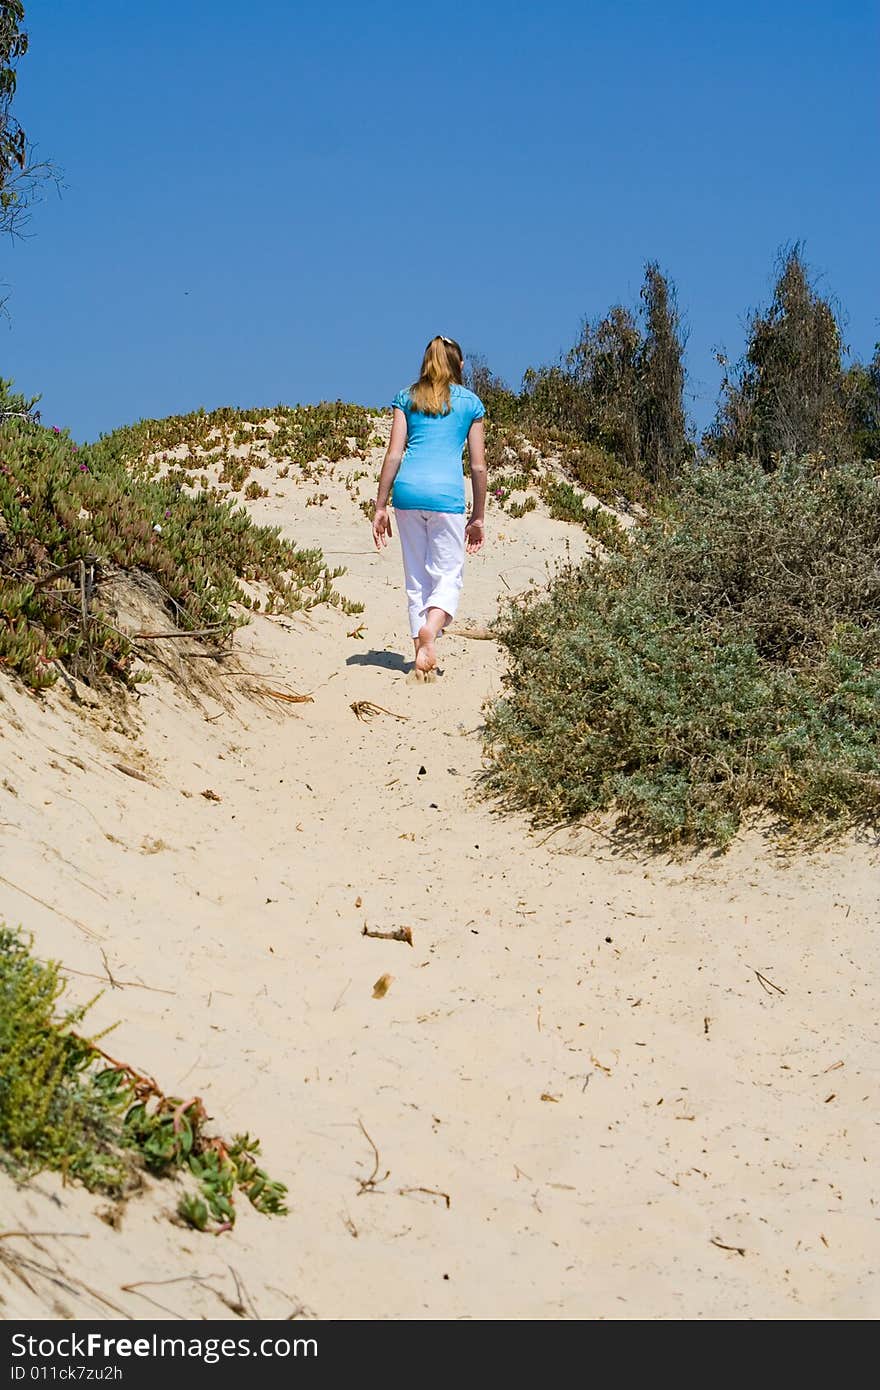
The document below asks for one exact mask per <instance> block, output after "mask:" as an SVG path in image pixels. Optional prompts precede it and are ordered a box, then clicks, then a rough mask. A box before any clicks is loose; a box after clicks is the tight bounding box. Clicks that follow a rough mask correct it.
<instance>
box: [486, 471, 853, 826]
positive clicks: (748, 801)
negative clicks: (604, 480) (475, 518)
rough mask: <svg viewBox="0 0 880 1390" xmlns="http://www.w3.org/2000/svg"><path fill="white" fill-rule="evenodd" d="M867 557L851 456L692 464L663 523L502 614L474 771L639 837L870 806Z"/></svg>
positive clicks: (530, 803) (559, 816)
mask: <svg viewBox="0 0 880 1390" xmlns="http://www.w3.org/2000/svg"><path fill="white" fill-rule="evenodd" d="M878 555H880V488H878V480H877V477H876V475H875V473H874V471H873V470H872V469H871V468H870V467H869V466H866V465H861V464H851V465H840V466H838V467H835V468H833V469H825V468H823V467H821V466H817V464H816V461H815V460H811V459H805V460H802V461H800V462H794V461H787V462H784V463H782V464H781V466H780V468H779V469H778V471H776V472H774V473H772V474H766V473H765V472H764V471H763V469H762V468H761V467H760V465H758V464H754V463H748V462H745V461H739V462H737V463H735V464H733V465H731V466H730V467H728V468H726V469H718V468H715V469H710V468H706V469H700V470H697V471H696V472H695V473H694V474H693V476H692V477H690V478H689V479H688V480H687V482H686V483H685V485H684V487H683V489H682V492H681V495H680V497H679V500H678V507H677V511H676V514H675V515H674V517H673V518H672V519H671V520H669V521H667V522H665V523H663V522H659V521H655V522H654V523H653V524H651V525H650V526H648V527H645V528H640V530H639V532H638V533H637V534H636V535H635V537H634V538H633V539H632V541H631V543H630V544H629V545H628V546H627V547H626V548H625V550H624V551H623V552H622V553H620V554H618V555H615V556H613V557H612V558H611V559H610V560H608V561H606V562H604V563H603V562H600V561H598V560H587V561H586V562H585V563H584V564H583V565H582V566H581V567H580V568H568V569H566V570H565V571H563V572H562V573H561V574H560V575H559V576H558V578H557V579H556V580H555V581H554V583H553V584H552V585H551V586H550V589H549V591H546V592H544V593H539V592H534V593H533V594H532V595H531V597H530V598H529V599H528V600H527V601H526V602H525V603H524V604H512V605H510V606H509V607H508V609H507V610H506V612H505V613H504V614H503V615H502V621H501V627H500V634H501V639H502V641H503V642H504V644H505V645H506V647H507V648H508V651H509V654H510V669H509V671H508V673H507V676H506V678H505V693H504V696H503V698H502V699H501V700H500V701H499V702H498V703H497V704H496V705H495V706H494V707H493V708H492V709H491V710H490V711H489V713H488V718H487V726H486V740H487V745H486V746H487V753H488V766H487V770H486V785H487V788H488V789H489V790H490V791H492V792H494V793H497V794H499V795H501V796H503V797H504V798H505V800H506V801H507V802H508V804H510V805H513V806H516V807H519V808H522V809H526V810H528V811H530V812H531V813H532V814H533V816H534V817H535V819H536V820H538V821H544V822H547V823H549V822H555V821H559V820H564V819H566V818H572V817H578V816H583V815H585V814H587V813H590V812H597V811H608V810H612V811H614V812H615V813H616V814H617V816H618V824H619V826H620V828H621V830H623V831H630V832H635V833H637V834H640V835H644V836H646V837H648V838H649V839H650V840H651V841H653V842H654V843H656V844H670V843H674V842H676V841H696V842H714V843H716V844H720V845H725V844H727V843H728V842H729V841H730V839H731V838H732V836H733V835H734V834H735V833H736V831H737V830H738V829H739V828H740V827H741V826H742V824H743V822H744V820H746V819H747V818H749V817H751V816H754V815H757V814H761V813H770V814H772V815H774V816H776V817H777V818H778V819H779V820H781V821H784V822H785V823H787V824H788V825H789V826H791V827H794V828H797V827H801V828H804V829H805V828H807V827H809V828H811V829H812V830H813V831H814V832H816V833H820V832H822V831H824V830H831V829H840V828H842V827H845V826H847V825H852V824H859V823H864V824H874V823H876V822H877V820H878V813H880V572H878V559H877V557H878Z"/></svg>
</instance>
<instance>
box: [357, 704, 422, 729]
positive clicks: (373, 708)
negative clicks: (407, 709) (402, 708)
mask: <svg viewBox="0 0 880 1390" xmlns="http://www.w3.org/2000/svg"><path fill="white" fill-rule="evenodd" d="M349 709H350V710H352V712H353V713H354V715H355V716H356V718H358V719H359V720H360V721H361V723H362V724H368V723H369V721H370V720H371V719H373V718H374V717H375V716H376V715H377V714H389V715H390V716H391V718H392V719H399V720H400V721H401V723H402V724H406V723H407V721H408V719H409V715H407V714H395V713H394V710H393V709H386V708H385V706H384V705H374V704H373V701H372V700H352V702H351V704H350V705H349Z"/></svg>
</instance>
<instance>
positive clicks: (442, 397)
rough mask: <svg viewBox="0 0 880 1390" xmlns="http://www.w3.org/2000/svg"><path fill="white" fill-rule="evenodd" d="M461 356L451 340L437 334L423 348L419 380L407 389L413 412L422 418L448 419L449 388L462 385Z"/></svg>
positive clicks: (450, 402) (462, 364) (462, 359)
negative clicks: (440, 417)
mask: <svg viewBox="0 0 880 1390" xmlns="http://www.w3.org/2000/svg"><path fill="white" fill-rule="evenodd" d="M463 367H464V353H463V352H462V350H461V348H460V347H459V345H458V343H457V342H456V341H455V339H454V338H444V337H442V336H441V335H440V334H438V335H437V337H436V338H432V339H431V341H430V343H429V344H428V346H427V347H426V348H425V355H424V357H423V358H422V369H421V371H420V372H419V379H418V381H417V382H415V383H414V385H412V386H411V387H410V390H409V395H410V400H411V401H412V408H413V410H417V411H418V412H419V414H421V415H448V414H449V411H450V410H451V408H452V401H451V398H450V392H449V388H450V386H451V385H452V383H453V382H456V383H457V384H458V385H459V386H460V385H461V374H462V369H463Z"/></svg>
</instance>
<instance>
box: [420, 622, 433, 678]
mask: <svg viewBox="0 0 880 1390" xmlns="http://www.w3.org/2000/svg"><path fill="white" fill-rule="evenodd" d="M436 665H437V651H436V648H435V647H434V634H433V632H432V631H431V629H430V628H429V627H428V626H427V625H425V627H420V628H419V649H418V651H417V652H416V670H417V671H422V672H424V673H427V672H428V671H433V670H434V668H435V667H436Z"/></svg>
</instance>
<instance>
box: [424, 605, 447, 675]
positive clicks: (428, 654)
mask: <svg viewBox="0 0 880 1390" xmlns="http://www.w3.org/2000/svg"><path fill="white" fill-rule="evenodd" d="M451 622H452V618H451V616H450V615H449V614H448V613H447V612H446V609H445V608H429V609H428V611H427V613H426V614H425V621H424V624H423V625H422V627H420V628H419V635H418V638H417V639H416V670H417V671H433V670H434V667H435V666H436V665H437V652H436V649H435V647H434V643H435V642H436V641H437V636H438V634H439V633H440V632H441V631H442V630H443V628H444V627H446V625H447V623H451Z"/></svg>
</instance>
